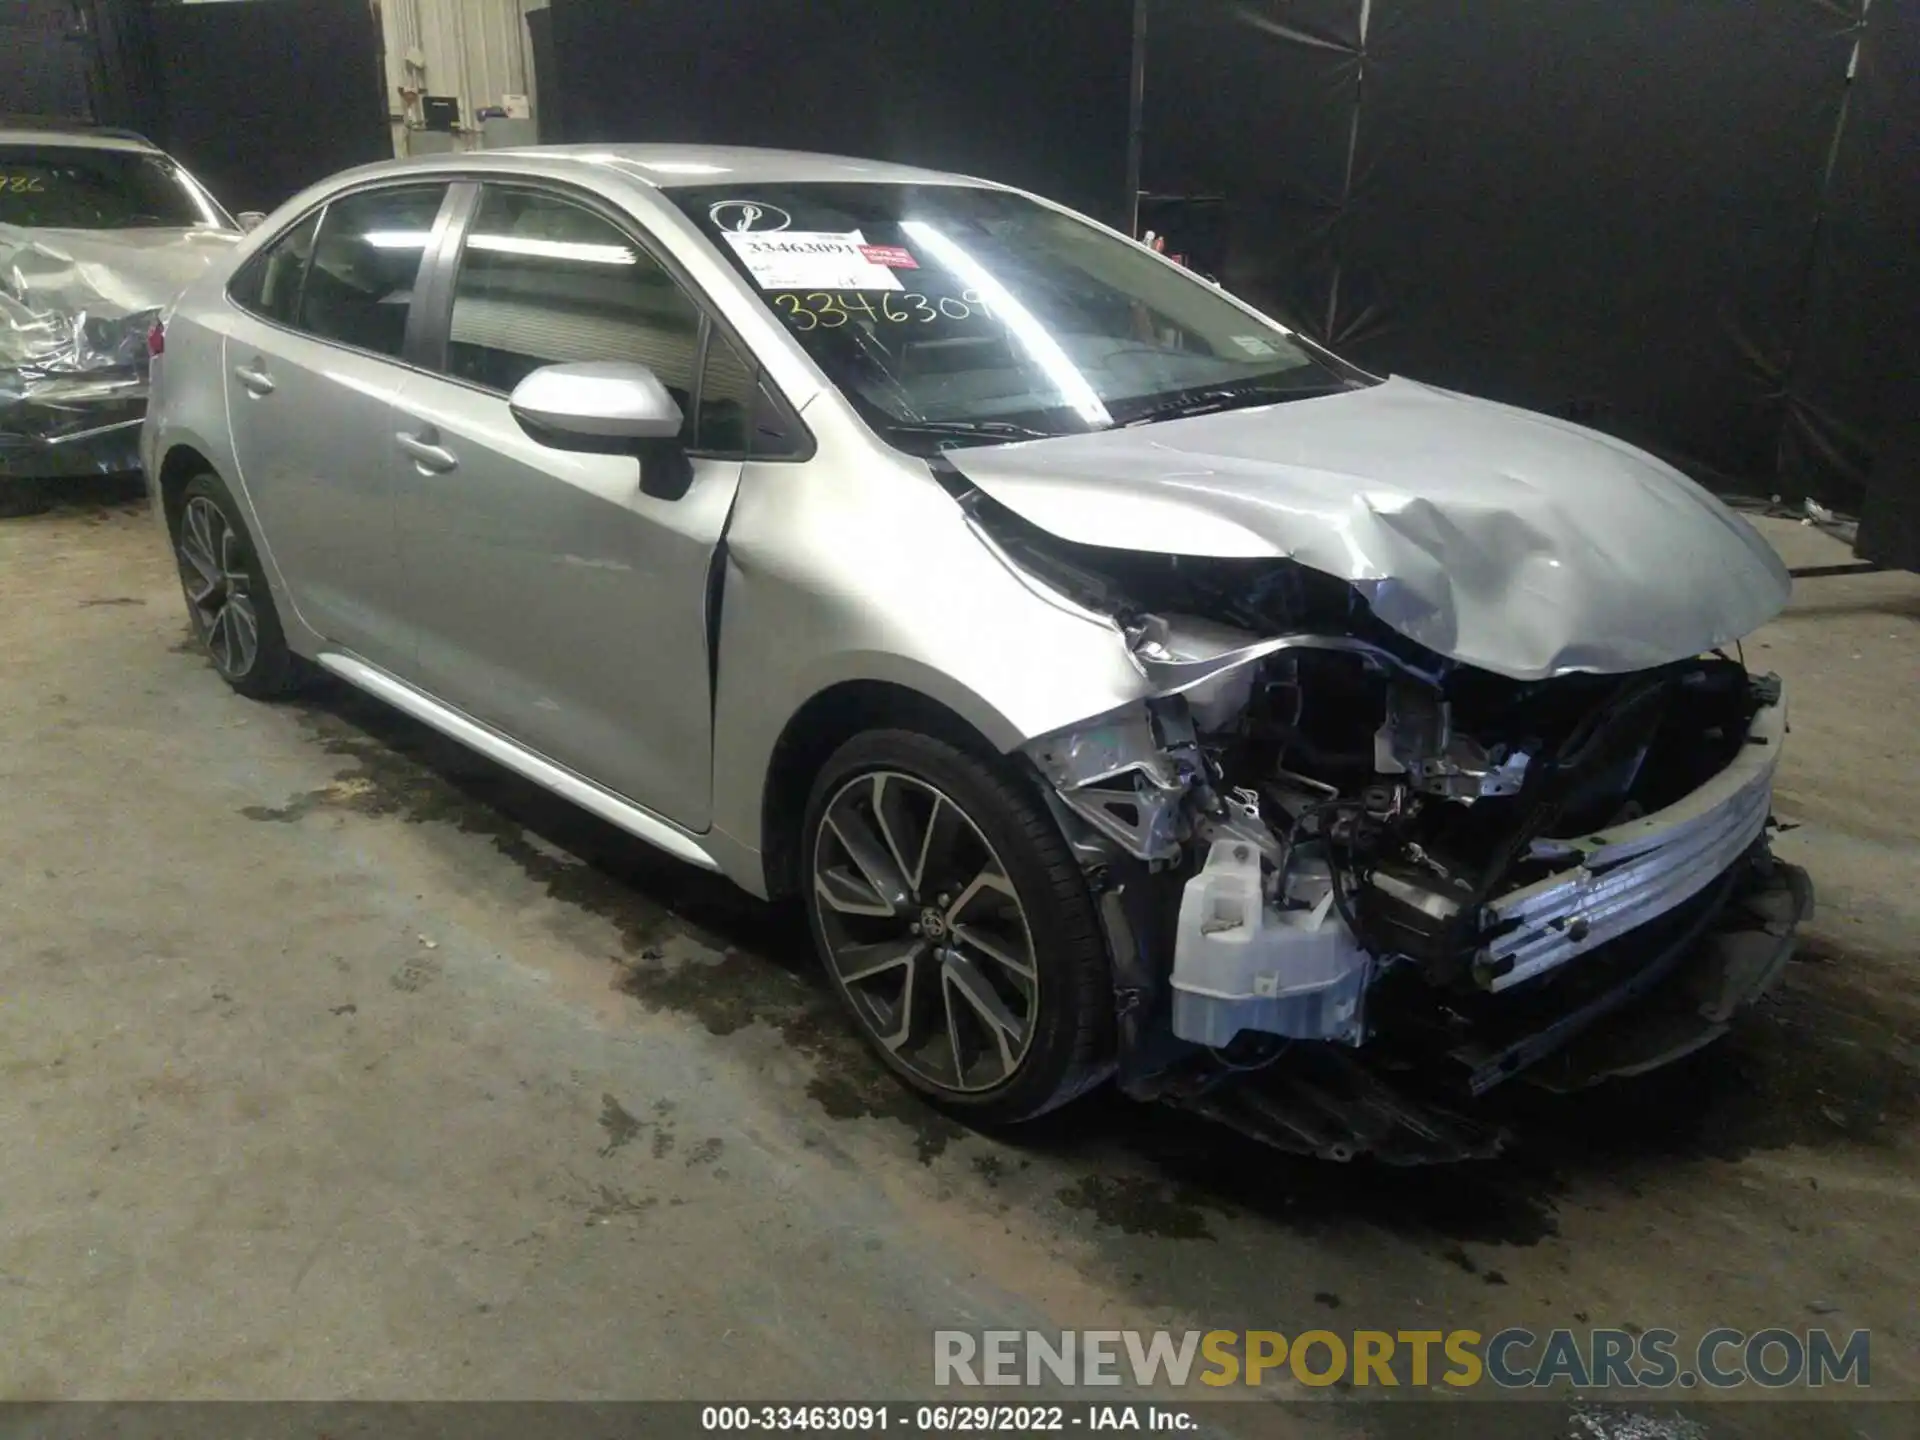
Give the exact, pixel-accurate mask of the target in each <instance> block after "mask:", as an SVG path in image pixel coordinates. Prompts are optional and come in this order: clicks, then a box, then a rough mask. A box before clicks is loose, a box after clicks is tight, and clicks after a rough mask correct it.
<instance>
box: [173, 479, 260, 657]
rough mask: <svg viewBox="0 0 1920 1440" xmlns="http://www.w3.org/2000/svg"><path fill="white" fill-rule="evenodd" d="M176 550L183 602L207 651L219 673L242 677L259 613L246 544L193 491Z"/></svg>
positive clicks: (253, 649) (252, 652)
mask: <svg viewBox="0 0 1920 1440" xmlns="http://www.w3.org/2000/svg"><path fill="white" fill-rule="evenodd" d="M175 549H176V551H177V552H178V554H179V557H180V582H181V584H182V585H183V586H184V587H185V589H186V592H187V605H188V607H189V608H190V609H191V610H192V612H193V620H194V626H195V628H196V630H197V631H198V633H199V636H200V639H201V641H202V642H203V643H204V644H205V645H206V647H207V653H208V654H209V655H211V656H212V657H213V663H214V665H215V666H216V667H217V668H218V669H219V671H220V673H221V674H222V675H225V676H227V677H228V678H229V679H239V678H241V677H243V676H244V675H246V674H247V672H248V671H250V670H252V669H253V662H254V660H255V658H256V657H257V656H258V655H259V653H260V616H259V612H258V611H257V610H255V608H254V601H253V593H252V591H253V582H252V580H251V578H250V577H249V575H248V573H247V568H246V558H245V555H246V551H245V542H244V541H243V540H242V539H241V538H240V536H239V534H238V533H237V532H236V531H235V530H234V528H233V526H231V525H230V524H228V523H227V517H226V516H225V515H224V514H223V513H221V510H220V507H219V506H218V505H216V504H214V503H213V501H211V500H209V499H207V498H206V497H205V496H204V495H196V496H194V497H193V498H192V499H191V500H189V501H187V505H186V509H185V511H184V512H183V513H182V514H181V516H180V538H179V541H178V543H177V545H176V546H175Z"/></svg>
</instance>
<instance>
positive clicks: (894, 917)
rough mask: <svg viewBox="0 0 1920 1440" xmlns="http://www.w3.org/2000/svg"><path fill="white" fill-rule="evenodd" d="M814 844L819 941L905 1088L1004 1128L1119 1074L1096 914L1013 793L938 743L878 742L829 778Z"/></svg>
mask: <svg viewBox="0 0 1920 1440" xmlns="http://www.w3.org/2000/svg"><path fill="white" fill-rule="evenodd" d="M803 842H804V860H805V866H806V869H805V884H806V905H807V913H808V916H809V918H810V920H811V922H812V928H813V934H814V940H815V942H816V944H817V945H818V947H819V950H820V954H821V957H822V959H823V960H824V961H825V963H826V966H827V971H828V973H829V975H830V976H831V977H832V980H833V983H834V987H835V989H836V990H838V992H839V993H840V996H841V998H842V1000H843V1001H844V1002H845V1003H846V1006H847V1008H848V1010H849V1011H850V1012H851V1013H852V1015H853V1017H854V1020H855V1022H856V1023H857V1024H858V1026H859V1028H860V1031H861V1033H862V1035H863V1037H864V1038H865V1039H866V1041H867V1043H868V1044H869V1045H870V1046H871V1047H872V1048H873V1050H874V1052H875V1053H876V1054H877V1055H878V1056H879V1057H880V1059H881V1060H882V1061H884V1062H885V1063H886V1065H887V1066H888V1067H889V1068H890V1069H891V1070H893V1072H894V1073H895V1074H896V1075H898V1076H900V1077H901V1078H902V1079H903V1080H905V1081H906V1082H907V1083H908V1084H910V1085H912V1086H913V1087H915V1088H916V1089H918V1090H920V1091H921V1092H923V1093H924V1094H926V1095H928V1096H930V1097H932V1098H933V1099H935V1100H937V1101H939V1102H941V1103H942V1104H944V1105H947V1106H949V1107H951V1108H952V1109H954V1110H956V1111H960V1112H964V1113H966V1114H967V1115H969V1116H970V1117H972V1118H975V1119H978V1120H980V1121H982V1122H985V1123H1003V1122H1009V1121H1015V1120H1023V1119H1027V1118H1030V1117H1032V1116H1035V1115H1039V1114H1041V1113H1043V1112H1044V1111H1047V1110H1051V1109H1053V1108H1055V1107H1056V1106H1059V1105H1062V1104H1064V1103H1066V1102H1067V1101H1069V1100H1071V1099H1073V1098H1074V1097H1075V1096H1077V1095H1079V1094H1081V1093H1083V1092H1084V1091H1086V1090H1088V1089H1090V1088H1092V1087H1093V1086H1094V1085H1095V1084H1097V1083H1099V1082H1100V1081H1101V1080H1102V1079H1104V1078H1105V1077H1106V1076H1107V1075H1108V1074H1109V1073H1110V1071H1111V1068H1112V1067H1111V1056H1112V1045H1113V1042H1112V1023H1113V1022H1112V1013H1113V995H1112V982H1111V976H1110V970H1109V966H1108V963H1107V956H1106V948H1105V945H1104V942H1103V941H1102V939H1101V936H1100V929H1099V921H1098V917H1097V916H1096V914H1095V912H1094V908H1093V900H1092V897H1091V896H1090V895H1089V894H1088V891H1087V886H1086V881H1085V878H1084V877H1083V876H1082V874H1081V872H1080V869H1079V867H1078V865H1076V864H1075V862H1074V860H1073V857H1072V855H1071V854H1070V853H1069V852H1068V850H1067V847H1066V844H1065V842H1064V840H1062V838H1061V836H1060V833H1059V829H1058V827H1057V826H1056V825H1055V824H1054V821H1053V819H1052V817H1051V816H1050V815H1049V814H1048V813H1047V811H1046V809H1045V808H1044V806H1043V805H1041V803H1040V802H1039V798H1038V797H1037V796H1036V795H1034V794H1032V793H1031V792H1030V791H1029V790H1028V789H1027V787H1026V786H1024V785H1023V784H1021V783H1020V781H1019V779H1018V778H1017V777H1015V776H1012V775H1009V774H1007V773H1005V772H1004V771H1003V769H1002V767H1000V766H999V765H997V764H995V763H993V762H992V761H990V760H988V759H986V758H983V757H978V756H974V755H970V754H967V753H966V752H964V751H962V750H959V749H956V748H955V747H954V746H952V745H949V744H947V743H946V742H944V741H942V740H937V739H934V738H932V737H930V736H927V735H922V734H918V733H916V732H912V731H901V730H878V731H869V732H867V733H865V734H862V735H858V736H856V737H855V738H854V739H852V740H850V741H848V742H847V743H846V744H845V745H844V746H842V747H841V748H840V750H839V751H837V752H836V753H835V754H834V756H833V757H832V759H830V760H829V761H828V762H827V764H826V766H825V767H824V768H823V769H822V770H821V772H820V774H819V776H818V777H817V779H816V781H815V783H814V787H813V793H812V797H811V799H810V800H809V803H808V806H807V814H806V819H805V832H804V836H803Z"/></svg>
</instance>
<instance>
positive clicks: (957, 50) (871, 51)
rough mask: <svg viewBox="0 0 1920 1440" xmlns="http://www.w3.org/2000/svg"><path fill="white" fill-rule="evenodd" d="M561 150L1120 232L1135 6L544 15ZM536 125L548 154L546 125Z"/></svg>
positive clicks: (1127, 0) (810, 7) (713, 6)
mask: <svg viewBox="0 0 1920 1440" xmlns="http://www.w3.org/2000/svg"><path fill="white" fill-rule="evenodd" d="M551 15H552V21H551V23H552V27H553V66H552V70H551V72H550V73H541V74H540V75H539V94H540V97H541V103H542V104H543V105H546V104H547V103H549V97H551V96H553V95H554V94H556V93H560V92H564V93H565V95H566V101H565V110H564V113H563V115H562V116H561V117H560V119H561V129H560V132H559V134H560V135H561V136H563V137H564V138H566V139H572V140H658V141H693V142H711V143H723V144H734V145H767V146H778V147H783V148H789V149H799V150H821V151H827V152H831V153H837V154H845V155H858V156H864V157H867V158H870V159H880V160H896V161H906V162H911V163H916V164H922V165H931V166H936V167H940V168H945V169H952V170H959V171H962V172H964V173H969V174H980V175H990V176H992V177H993V178H995V179H997V180H1002V181H1005V182H1007V183H1009V184H1015V185H1023V186H1026V187H1029V188H1031V189H1034V190H1037V191H1040V192H1041V193H1043V194H1048V195H1051V196H1053V197H1054V198H1056V199H1059V200H1061V201H1062V202H1064V203H1066V204H1070V205H1075V206H1078V207H1080V208H1082V209H1085V210H1087V211H1088V212H1089V213H1091V214H1095V215H1098V216H1099V217H1100V218H1101V219H1104V220H1108V221H1110V222H1114V223H1118V224H1122V225H1124V224H1125V223H1126V221H1127V214H1128V204H1127V193H1126V192H1127V114H1128V99H1129V85H1130V78H1131V73H1132V61H1133V31H1132V17H1133V6H1132V4H1131V0H1046V3H1044V4H1038V3H1034V0H912V3H903V0H705V3H701V4H697V5H690V4H686V3H683V0H554V3H553V5H552V7H551ZM551 118H552V117H551V116H550V115H549V116H548V117H546V118H545V119H543V122H542V134H543V137H547V135H548V131H547V120H550V119H551Z"/></svg>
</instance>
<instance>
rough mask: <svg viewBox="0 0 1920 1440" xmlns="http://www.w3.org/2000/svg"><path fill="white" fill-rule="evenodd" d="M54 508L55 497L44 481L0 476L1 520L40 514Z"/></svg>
mask: <svg viewBox="0 0 1920 1440" xmlns="http://www.w3.org/2000/svg"><path fill="white" fill-rule="evenodd" d="M52 508H53V498H52V496H50V495H49V494H48V493H47V486H46V485H45V483H44V482H42V481H39V480H25V479H8V478H4V477H0V520H13V519H19V518H22V517H24V516H27V515H38V514H40V513H42V512H43V511H46V510H50V509H52Z"/></svg>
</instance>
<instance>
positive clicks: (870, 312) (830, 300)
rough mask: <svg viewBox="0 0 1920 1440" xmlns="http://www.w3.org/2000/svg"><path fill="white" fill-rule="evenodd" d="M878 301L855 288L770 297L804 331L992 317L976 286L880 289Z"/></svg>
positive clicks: (922, 323) (797, 328)
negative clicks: (930, 291) (934, 291)
mask: <svg viewBox="0 0 1920 1440" xmlns="http://www.w3.org/2000/svg"><path fill="white" fill-rule="evenodd" d="M878 294H879V304H877V305H876V304H875V303H874V302H873V300H871V299H869V298H868V297H867V296H866V295H863V294H861V293H860V292H859V291H857V290H846V291H841V292H839V293H838V294H835V293H832V292H829V291H826V290H812V291H808V292H806V293H804V294H802V293H799V292H796V291H791V290H788V291H782V292H781V293H780V294H777V295H775V296H774V297H773V303H774V306H775V308H776V309H778V310H779V311H780V313H781V314H782V315H784V316H786V318H787V319H788V321H790V322H791V323H792V325H793V328H794V329H795V330H797V331H798V332H799V333H800V334H802V335H804V334H806V333H807V332H808V331H809V330H838V329H839V328H840V327H841V326H842V325H845V324H846V323H847V322H848V321H849V320H853V319H859V318H864V319H866V320H868V321H870V322H874V323H884V324H889V325H931V324H932V323H933V322H934V321H936V320H939V319H942V318H945V319H948V320H971V319H972V318H973V317H974V316H976V315H978V316H980V317H981V318H982V319H985V320H991V319H992V318H993V311H992V310H991V309H989V308H988V306H987V302H986V299H985V297H984V296H982V295H981V294H980V292H979V291H978V290H962V291H961V292H960V293H959V294H958V295H942V296H941V297H939V299H937V300H936V299H933V298H932V297H930V296H926V295H921V294H918V293H916V292H914V291H910V290H882V291H880V292H878Z"/></svg>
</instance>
